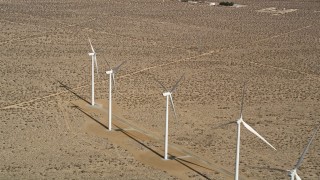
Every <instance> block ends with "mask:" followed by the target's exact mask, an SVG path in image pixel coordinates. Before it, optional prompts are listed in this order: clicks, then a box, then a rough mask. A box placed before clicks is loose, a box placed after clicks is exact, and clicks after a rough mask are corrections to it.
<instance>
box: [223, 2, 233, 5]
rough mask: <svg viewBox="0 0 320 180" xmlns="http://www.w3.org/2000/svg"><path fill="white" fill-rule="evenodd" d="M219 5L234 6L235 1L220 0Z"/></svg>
mask: <svg viewBox="0 0 320 180" xmlns="http://www.w3.org/2000/svg"><path fill="white" fill-rule="evenodd" d="M219 5H220V6H233V5H234V3H233V2H220V3H219Z"/></svg>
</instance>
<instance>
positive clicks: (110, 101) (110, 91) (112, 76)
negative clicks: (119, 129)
mask: <svg viewBox="0 0 320 180" xmlns="http://www.w3.org/2000/svg"><path fill="white" fill-rule="evenodd" d="M106 62H107V61H106ZM125 62H126V61H124V62H122V63H121V64H120V65H118V66H116V67H114V68H110V66H109V64H108V62H107V64H108V66H109V68H110V70H109V71H106V73H107V74H109V125H108V128H109V131H111V126H112V82H113V84H114V85H115V78H114V75H115V74H116V73H117V72H118V71H119V68H120V67H121V66H122V65H123V64H124V63H125Z"/></svg>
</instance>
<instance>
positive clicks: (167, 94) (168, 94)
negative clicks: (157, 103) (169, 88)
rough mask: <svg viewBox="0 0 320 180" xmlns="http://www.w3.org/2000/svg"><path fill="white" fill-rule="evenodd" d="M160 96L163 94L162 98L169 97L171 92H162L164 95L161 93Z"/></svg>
mask: <svg viewBox="0 0 320 180" xmlns="http://www.w3.org/2000/svg"><path fill="white" fill-rule="evenodd" d="M162 94H163V96H171V95H172V93H171V92H164V93H162Z"/></svg>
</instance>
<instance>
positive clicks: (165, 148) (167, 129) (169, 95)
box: [155, 75, 184, 160]
mask: <svg viewBox="0 0 320 180" xmlns="http://www.w3.org/2000/svg"><path fill="white" fill-rule="evenodd" d="M183 78H184V75H182V76H181V78H180V79H179V80H178V81H177V82H176V84H175V85H174V86H173V87H172V88H171V89H170V90H169V91H168V90H167V88H166V87H165V86H164V85H163V84H162V83H161V82H160V81H158V80H156V79H155V80H156V81H157V82H158V83H159V84H160V85H161V87H162V88H163V89H164V90H165V92H164V93H163V96H166V97H167V103H166V128H165V142H164V159H165V160H167V159H168V131H169V101H170V102H171V106H172V110H173V113H174V116H175V117H177V115H176V110H175V108H174V104H173V99H172V93H173V92H174V91H175V90H176V88H177V86H178V84H179V82H180V81H181V80H182V79H183Z"/></svg>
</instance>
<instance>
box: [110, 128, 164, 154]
mask: <svg viewBox="0 0 320 180" xmlns="http://www.w3.org/2000/svg"><path fill="white" fill-rule="evenodd" d="M114 126H116V127H117V128H118V130H117V131H119V132H122V133H123V134H124V135H126V136H128V137H129V138H131V139H132V140H134V141H135V142H137V143H139V144H140V145H142V146H143V147H145V148H147V149H148V150H150V151H151V152H153V153H154V154H156V155H158V156H159V157H161V158H162V157H163V156H162V155H161V154H160V153H158V152H157V151H155V150H154V149H152V148H150V147H148V146H147V145H145V144H144V143H143V142H141V141H139V140H138V139H137V138H135V137H133V136H132V135H130V134H129V133H128V132H126V131H125V130H124V129H122V128H120V127H119V126H117V125H114Z"/></svg>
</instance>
